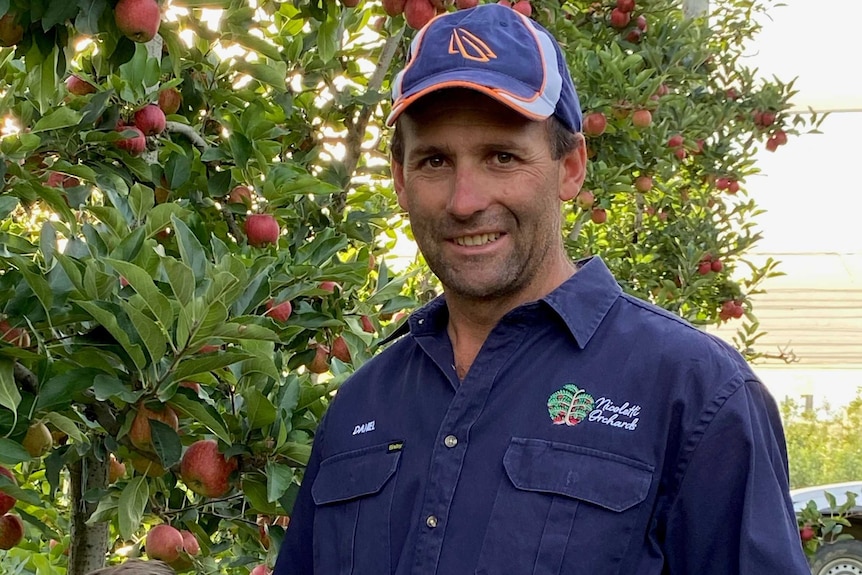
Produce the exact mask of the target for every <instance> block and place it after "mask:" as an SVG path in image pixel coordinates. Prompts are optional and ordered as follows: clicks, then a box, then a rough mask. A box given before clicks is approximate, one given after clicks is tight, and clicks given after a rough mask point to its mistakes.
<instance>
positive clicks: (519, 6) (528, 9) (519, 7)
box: [512, 0, 533, 18]
mask: <svg viewBox="0 0 862 575" xmlns="http://www.w3.org/2000/svg"><path fill="white" fill-rule="evenodd" d="M512 9H513V10H514V11H515V12H520V13H521V14H523V15H524V16H526V17H527V18H529V17H530V16H532V15H533V6H532V5H531V4H530V0H518V1H517V2H515V3H514V4H512Z"/></svg>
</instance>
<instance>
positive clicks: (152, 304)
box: [104, 259, 174, 329]
mask: <svg viewBox="0 0 862 575" xmlns="http://www.w3.org/2000/svg"><path fill="white" fill-rule="evenodd" d="M104 261H105V263H106V264H107V265H109V266H111V267H113V268H114V269H115V270H117V272H119V273H120V275H122V276H123V277H124V278H126V281H128V282H129V285H130V286H132V289H134V290H135V291H136V292H138V294H139V295H140V296H141V298H143V300H144V302H145V303H146V305H147V307H148V308H149V309H150V311H151V312H153V315H154V316H155V318H156V319H157V320H158V322H159V323H160V324H161V325H162V327H163V328H165V329H170V327H171V326H172V325H173V323H174V313H173V310H172V309H171V302H170V300H169V299H168V298H167V297H166V296H165V295H164V294H163V293H162V292H161V291H159V288H157V287H156V284H155V283H154V282H153V280H152V278H151V277H150V274H148V273H147V272H146V270H144V269H143V268H140V267H138V266H136V265H135V264H131V263H129V262H123V261H119V260H114V259H105V260H104Z"/></svg>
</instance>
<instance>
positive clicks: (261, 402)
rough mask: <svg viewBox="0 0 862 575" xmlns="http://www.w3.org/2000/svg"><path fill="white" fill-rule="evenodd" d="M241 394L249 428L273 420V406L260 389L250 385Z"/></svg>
mask: <svg viewBox="0 0 862 575" xmlns="http://www.w3.org/2000/svg"><path fill="white" fill-rule="evenodd" d="M242 396H243V398H245V403H246V405H245V410H246V416H247V417H248V424H249V426H250V427H251V429H261V428H263V427H266V426H267V425H270V424H271V423H272V422H274V421H275V406H274V405H273V404H272V402H271V401H270V400H269V399H267V398H266V396H265V395H264V394H262V393H261V392H260V390H258V389H257V388H254V387H252V388H250V389H247V390H245V391H244V392H243V394H242ZM270 501H273V499H270Z"/></svg>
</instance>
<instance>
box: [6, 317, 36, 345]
mask: <svg viewBox="0 0 862 575" xmlns="http://www.w3.org/2000/svg"><path fill="white" fill-rule="evenodd" d="M0 339H2V340H3V341H5V342H8V343H11V344H12V345H17V346H18V347H23V348H27V347H30V334H29V333H28V332H27V330H26V329H24V328H20V327H12V325H11V324H10V323H9V322H8V321H6V320H5V319H2V320H0Z"/></svg>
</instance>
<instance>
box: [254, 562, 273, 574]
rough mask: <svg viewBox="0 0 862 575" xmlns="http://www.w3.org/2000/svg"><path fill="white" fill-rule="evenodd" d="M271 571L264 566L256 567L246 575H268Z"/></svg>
mask: <svg viewBox="0 0 862 575" xmlns="http://www.w3.org/2000/svg"><path fill="white" fill-rule="evenodd" d="M271 573H272V570H270V568H269V567H267V566H266V565H263V564H261V565H258V566H256V567H255V568H254V569H252V570H251V571H250V572H249V574H248V575H270V574H271Z"/></svg>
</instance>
